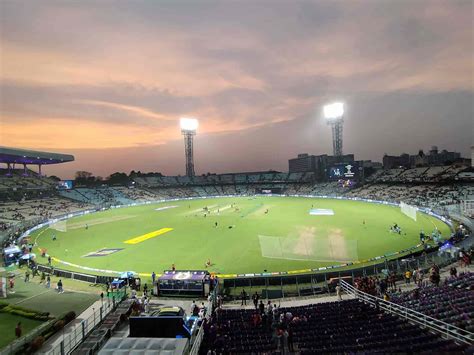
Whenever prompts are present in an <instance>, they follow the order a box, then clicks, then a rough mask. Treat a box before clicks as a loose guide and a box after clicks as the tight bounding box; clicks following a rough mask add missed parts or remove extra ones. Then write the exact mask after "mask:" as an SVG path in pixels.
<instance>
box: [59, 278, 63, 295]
mask: <svg viewBox="0 0 474 355" xmlns="http://www.w3.org/2000/svg"><path fill="white" fill-rule="evenodd" d="M63 292H64V290H63V282H62V280H61V279H59V281H58V293H63Z"/></svg>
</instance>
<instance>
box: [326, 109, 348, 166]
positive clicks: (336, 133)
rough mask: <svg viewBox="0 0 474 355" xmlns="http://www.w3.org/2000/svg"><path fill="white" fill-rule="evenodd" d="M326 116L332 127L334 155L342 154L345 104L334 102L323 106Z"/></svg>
mask: <svg viewBox="0 0 474 355" xmlns="http://www.w3.org/2000/svg"><path fill="white" fill-rule="evenodd" d="M323 111H324V118H325V119H326V122H327V124H328V125H330V126H331V128H332V149H333V153H334V156H337V157H339V156H341V155H342V126H343V123H344V104H343V103H342V102H334V103H332V104H329V105H325V106H324V108H323Z"/></svg>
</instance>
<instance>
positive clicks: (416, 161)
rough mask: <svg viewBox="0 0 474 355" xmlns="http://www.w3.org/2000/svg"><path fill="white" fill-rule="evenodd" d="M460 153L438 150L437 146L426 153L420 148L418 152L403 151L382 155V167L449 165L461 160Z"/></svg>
mask: <svg viewBox="0 0 474 355" xmlns="http://www.w3.org/2000/svg"><path fill="white" fill-rule="evenodd" d="M461 160H462V159H461V153H458V152H448V151H447V150H446V149H443V150H442V151H441V152H440V151H438V147H436V146H433V147H431V149H430V151H429V153H428V154H425V152H423V150H420V151H419V152H418V154H413V155H409V154H407V153H403V154H401V155H398V156H396V155H387V154H385V155H384V157H383V167H384V169H392V168H397V167H400V166H401V167H404V168H413V167H417V166H435V165H449V164H452V163H455V162H459V161H461Z"/></svg>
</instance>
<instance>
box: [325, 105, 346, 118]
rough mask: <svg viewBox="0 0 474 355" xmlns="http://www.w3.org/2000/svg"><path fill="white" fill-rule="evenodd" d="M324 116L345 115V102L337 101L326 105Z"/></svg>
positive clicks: (337, 116)
mask: <svg viewBox="0 0 474 355" xmlns="http://www.w3.org/2000/svg"><path fill="white" fill-rule="evenodd" d="M323 111H324V117H326V118H327V119H334V118H339V117H342V116H343V115H344V104H343V103H342V102H335V103H333V104H329V105H326V106H324V108H323Z"/></svg>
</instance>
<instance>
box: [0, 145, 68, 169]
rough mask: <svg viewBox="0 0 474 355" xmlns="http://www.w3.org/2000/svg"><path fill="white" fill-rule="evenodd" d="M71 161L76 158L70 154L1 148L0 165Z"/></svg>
mask: <svg viewBox="0 0 474 355" xmlns="http://www.w3.org/2000/svg"><path fill="white" fill-rule="evenodd" d="M70 161H74V156H73V155H70V154H60V153H49V152H40V151H36V150H26V149H18V148H7V147H0V163H12V164H13V163H16V164H35V165H36V164H41V165H46V164H60V163H67V162H70Z"/></svg>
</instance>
